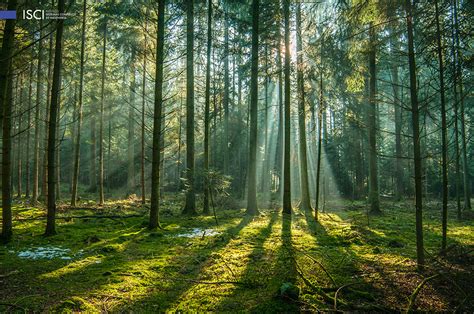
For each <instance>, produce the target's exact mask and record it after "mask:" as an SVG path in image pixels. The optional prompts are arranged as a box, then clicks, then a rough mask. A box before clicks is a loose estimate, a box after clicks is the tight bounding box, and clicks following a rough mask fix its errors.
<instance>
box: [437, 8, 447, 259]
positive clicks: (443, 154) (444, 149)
mask: <svg viewBox="0 0 474 314" xmlns="http://www.w3.org/2000/svg"><path fill="white" fill-rule="evenodd" d="M435 10H436V44H437V52H438V64H439V86H440V102H441V165H442V171H441V172H442V176H443V184H442V194H443V208H442V211H441V213H442V236H443V238H442V241H441V251H445V250H446V242H447V241H446V238H447V230H448V127H447V122H446V97H445V90H444V89H445V85H444V64H443V48H442V45H441V42H442V40H441V28H440V22H439V8H438V0H435Z"/></svg>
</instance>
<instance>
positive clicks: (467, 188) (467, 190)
mask: <svg viewBox="0 0 474 314" xmlns="http://www.w3.org/2000/svg"><path fill="white" fill-rule="evenodd" d="M457 5H458V4H457V0H454V1H453V8H454V14H453V15H454V16H453V18H454V28H455V32H454V39H455V41H456V59H455V64H456V73H457V74H456V76H457V78H458V83H459V99H460V108H459V109H460V112H459V114H460V116H461V117H460V118H461V147H462V169H463V173H464V176H463V178H464V182H463V185H464V209H471V184H470V173H469V172H470V171H469V163H468V160H467V145H466V123H465V118H464V95H463V75H462V64H461V59H462V56H461V51H460V47H459V46H460V45H459V22H458V12H457Z"/></svg>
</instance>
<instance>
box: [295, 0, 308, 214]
mask: <svg viewBox="0 0 474 314" xmlns="http://www.w3.org/2000/svg"><path fill="white" fill-rule="evenodd" d="M301 32H302V28H301V3H298V4H297V7H296V49H297V63H298V65H297V71H298V72H297V84H298V94H299V97H298V127H299V136H300V138H299V140H300V181H301V182H300V184H301V203H300V209H302V210H305V211H306V210H311V200H310V196H309V183H308V157H307V153H306V110H305V90H304V73H303V40H302V34H301Z"/></svg>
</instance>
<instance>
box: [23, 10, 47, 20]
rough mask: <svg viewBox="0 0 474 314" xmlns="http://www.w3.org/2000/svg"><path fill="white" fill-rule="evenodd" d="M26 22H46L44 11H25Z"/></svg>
mask: <svg viewBox="0 0 474 314" xmlns="http://www.w3.org/2000/svg"><path fill="white" fill-rule="evenodd" d="M23 19H24V20H33V19H34V20H44V10H23Z"/></svg>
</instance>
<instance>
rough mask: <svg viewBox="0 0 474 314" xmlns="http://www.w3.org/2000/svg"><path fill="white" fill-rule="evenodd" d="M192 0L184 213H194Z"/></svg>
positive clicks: (189, 2)
mask: <svg viewBox="0 0 474 314" xmlns="http://www.w3.org/2000/svg"><path fill="white" fill-rule="evenodd" d="M193 2H194V1H193V0H187V1H186V184H187V187H186V204H185V205H184V209H183V213H184V214H195V213H196V195H195V193H196V192H195V190H194V3H193Z"/></svg>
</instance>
